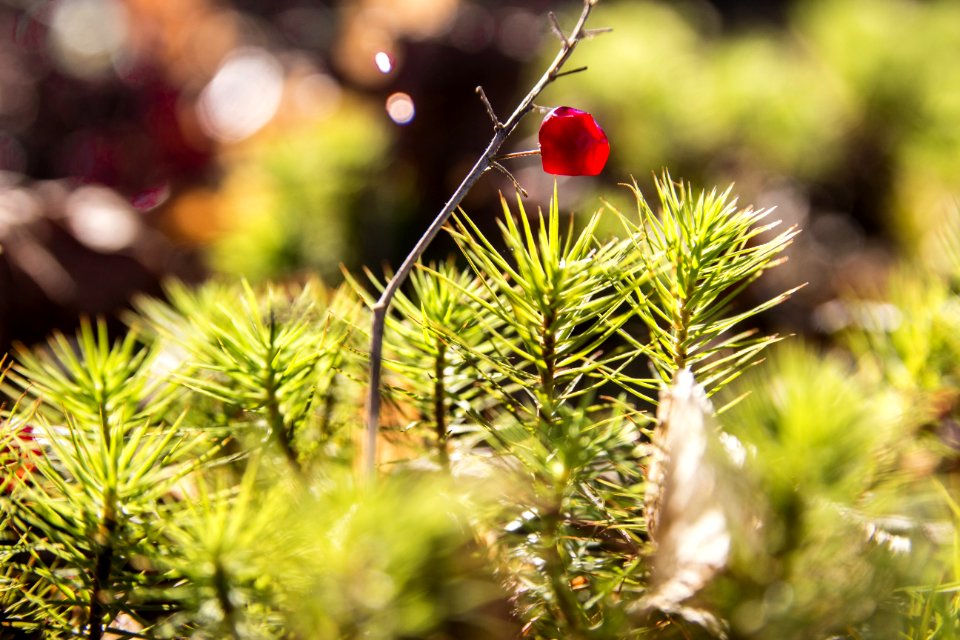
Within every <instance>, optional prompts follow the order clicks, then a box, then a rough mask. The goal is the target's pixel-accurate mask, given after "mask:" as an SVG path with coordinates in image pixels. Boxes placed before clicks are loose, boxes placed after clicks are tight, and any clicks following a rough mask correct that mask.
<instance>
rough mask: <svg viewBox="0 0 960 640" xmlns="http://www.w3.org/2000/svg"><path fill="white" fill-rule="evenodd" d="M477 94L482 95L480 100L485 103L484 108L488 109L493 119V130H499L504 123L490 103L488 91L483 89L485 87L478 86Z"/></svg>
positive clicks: (488, 113)
mask: <svg viewBox="0 0 960 640" xmlns="http://www.w3.org/2000/svg"><path fill="white" fill-rule="evenodd" d="M476 92H477V95H478V96H480V102H482V103H483V107H484V109H486V110H487V115H489V116H490V119H491V120H493V130H494V131H499V130H500V129H503V123H502V122H500V119H499V118H497V114H496V113H495V112H494V110H493V105H492V104H490V100H489V98H487V93H486V92H485V91H484V90H483V87H480V86H478V87H477V88H476Z"/></svg>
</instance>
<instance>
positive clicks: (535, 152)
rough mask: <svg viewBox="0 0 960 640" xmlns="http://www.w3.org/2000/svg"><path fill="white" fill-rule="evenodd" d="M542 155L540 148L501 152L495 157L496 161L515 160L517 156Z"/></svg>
mask: <svg viewBox="0 0 960 640" xmlns="http://www.w3.org/2000/svg"><path fill="white" fill-rule="evenodd" d="M538 155H540V149H527V150H526V151H514V152H513V153H501V154H500V155H498V156H497V157H495V158H494V160H496V161H498V162H499V161H500V160H513V159H515V158H529V157H530V156H538Z"/></svg>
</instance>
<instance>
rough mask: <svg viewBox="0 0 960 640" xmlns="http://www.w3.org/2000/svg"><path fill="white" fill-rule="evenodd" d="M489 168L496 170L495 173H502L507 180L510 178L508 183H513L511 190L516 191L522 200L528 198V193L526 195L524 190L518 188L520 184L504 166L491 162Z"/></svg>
mask: <svg viewBox="0 0 960 640" xmlns="http://www.w3.org/2000/svg"><path fill="white" fill-rule="evenodd" d="M490 166H491V167H492V168H494V169H496V170H497V171H499V172H500V173H502V174H503V175H505V176H507V177H508V178H510V181H511V182H513V188H514V189H516V190H517V192H518V193H519V194H520V195H521V196H523V197H524V198H526V197H528V196H529V195H530V194H529V193H527V190H526V189H524V188H523V187H522V186H520V183H519V182H518V181H517V179H516V178H515V177H513V174H512V173H510V170H509V169H507V168H506V167H505V166H503V165H502V164H500V163H499V162H491V163H490Z"/></svg>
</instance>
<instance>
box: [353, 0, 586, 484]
mask: <svg viewBox="0 0 960 640" xmlns="http://www.w3.org/2000/svg"><path fill="white" fill-rule="evenodd" d="M596 2H597V0H584V3H583V10H582V11H581V12H580V18H579V19H578V20H577V24H576V25H575V26H574V27H573V31H571V32H570V36H569V37H564V38H563V40H562V45H561V47H560V51H558V52H557V55H556V57H554V59H553V61H552V62H551V63H550V65H549V66H548V67H547V70H546V71H545V72H544V73H543V75H542V76H540V79H539V80H538V81H537V83H536V84H534V85H533V87H532V88H531V89H530V91H529V92H528V93H527V95H526V96H524V98H523V100H521V101H520V104H518V105H517V108H516V109H514V111H513V113H511V114H510V117H509V118H507V119H506V121H504V122H503V123H502V126H501V127H500V128H497V127H494V129H495V131H494V134H493V138H492V139H491V140H490V143H489V144H488V145H487V148H486V149H484V151H483V153H482V154H481V155H480V157H479V158H478V159H477V162H476V164H474V165H473V168H472V169H470V172H469V173H467V175H466V177H464V179H463V182H461V183H460V186H458V187H457V189H456V190H455V191H454V192H453V195H452V196H451V197H450V200H448V201H447V203H446V204H445V205H444V206H443V209H441V210H440V213H438V214H437V217H436V218H434V220H433V222H431V223H430V226H429V227H428V228H427V230H426V231H425V232H424V233H423V235H422V236H421V237H420V239H419V240H418V241H417V243H416V245H414V247H413V249H412V250H411V251H410V253H409V255H407V257H406V259H405V260H404V261H403V264H401V265H400V268H399V269H397V272H396V273H395V274H394V275H393V277H392V278H390V281H389V282H388V283H387V286H386V287H385V288H384V290H383V293H381V294H380V298H379V299H378V300H377V301H376V303H374V305H373V308H372V311H373V327H372V330H371V344H370V386H369V388H368V390H367V439H366V440H367V441H366V460H365V464H364V470H365V472H366V474H367V475H368V476H371V477H372V476H373V475H374V472H375V470H376V464H377V433H378V431H379V428H380V378H381V376H382V374H383V332H384V328H385V326H386V317H387V311H388V310H389V308H390V303H391V302H392V301H393V297H394V295H396V293H397V291H398V290H399V289H400V287H401V285H403V283H404V282H405V281H406V279H407V276H409V275H410V271H411V269H413V266H414V265H415V264H416V263H417V261H418V260H419V259H420V257H421V256H422V255H423V252H424V251H425V250H426V248H427V246H429V244H430V242H432V241H433V239H434V238H435V237H436V235H437V234H438V233H439V232H440V229H442V228H443V225H445V224H446V223H447V220H448V219H449V218H450V215H451V214H452V213H453V212H454V211H455V210H456V209H457V207H459V206H460V203H461V202H462V201H463V199H464V197H465V196H466V195H467V193H468V192H469V191H470V189H472V188H473V186H474V185H475V184H476V183H477V181H478V180H479V179H480V176H482V175H483V174H484V173H485V172H486V171H487V170H488V169H490V167H491V166H493V163H494V162H495V160H494V158H495V157H496V155H497V152H498V151H499V150H500V147H501V146H502V145H503V143H504V141H505V140H506V139H507V138H508V137H509V136H510V134H511V133H513V130H514V129H516V127H517V125H518V124H519V123H520V120H521V119H522V118H523V117H524V116H525V115H527V113H529V112H530V111H531V110H532V109H533V101H534V100H535V99H536V98H537V96H539V95H540V93H541V92H542V91H543V90H544V88H546V86H547V85H548V84H550V83H551V82H553V81H554V80H555V79H556V78H557V72H558V71H559V70H560V68H561V67H563V65H564V64H565V63H566V62H567V60H568V59H569V58H570V55H571V54H572V53H573V50H574V49H575V48H576V46H577V44H578V43H579V42H580V41H581V40H582V39H583V34H584V25H585V24H586V22H587V18H588V17H589V16H590V12H591V11H592V10H593V6H594V4H596ZM552 21H553V22H556V17H554V18H553V19H552ZM558 26H559V23H558ZM561 33H562V31H561ZM477 93H478V94H480V95H481V96H483V93H482V92H481V91H478V92H477ZM481 100H483V97H481ZM487 103H488V104H489V101H487ZM489 111H490V112H491V113H492V111H493V109H492V107H491V108H490V110H489Z"/></svg>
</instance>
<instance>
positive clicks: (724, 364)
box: [610, 173, 799, 394]
mask: <svg viewBox="0 0 960 640" xmlns="http://www.w3.org/2000/svg"><path fill="white" fill-rule="evenodd" d="M656 186H657V194H658V196H659V201H660V202H659V204H660V213H659V214H657V213H655V212H654V210H653V209H652V208H651V207H650V205H649V204H647V201H646V200H645V199H644V197H643V195H642V193H641V192H640V189H639V187H638V186H637V185H636V183H633V184H632V185H628V187H629V188H630V190H631V191H632V192H633V195H634V197H635V199H636V202H637V208H638V209H639V213H640V220H639V221H638V222H633V221H632V220H630V219H629V218H627V217H626V216H625V215H623V214H620V213H619V212H617V215H618V217H619V218H620V220H621V221H622V223H623V225H624V228H625V229H626V231H627V233H628V234H629V235H630V238H631V241H632V244H633V247H634V251H635V252H636V255H637V257H638V258H639V260H640V261H641V262H642V265H643V267H642V271H641V273H642V274H643V276H644V279H645V281H646V284H644V285H643V286H633V287H631V288H630V289H629V290H626V291H624V293H625V294H629V295H630V297H631V299H632V307H633V310H634V313H635V314H636V317H637V318H639V319H640V320H641V321H642V322H643V324H644V326H645V327H646V329H647V331H648V333H649V336H648V337H646V338H642V337H637V336H634V335H633V334H632V332H630V331H624V332H621V335H623V337H624V338H625V339H626V340H628V341H629V342H630V343H631V344H633V345H634V346H635V348H636V349H637V351H638V355H643V356H644V357H649V358H650V360H651V361H652V364H653V367H654V369H655V371H656V372H657V378H658V382H657V386H659V385H660V384H665V385H669V384H670V381H671V380H672V379H673V376H674V374H675V373H676V372H677V371H679V370H681V369H683V368H687V367H688V368H690V369H691V371H692V372H693V373H694V376H695V377H696V379H697V380H698V381H699V382H700V384H702V385H704V387H706V388H707V390H708V393H710V394H713V393H715V392H716V391H718V390H719V389H720V388H721V387H723V386H724V385H726V384H728V383H729V382H730V381H732V380H733V379H735V378H736V377H737V376H738V375H740V373H741V372H742V371H743V370H744V368H745V367H747V366H749V365H750V364H751V363H752V362H755V361H756V358H757V355H758V354H759V353H760V351H762V350H763V349H764V348H766V347H767V346H769V345H770V344H772V343H774V342H776V341H778V340H779V339H780V338H779V337H777V336H762V335H758V334H757V333H756V331H755V330H751V329H742V325H743V324H744V323H745V322H746V321H747V320H749V319H750V318H752V317H754V316H756V315H757V314H759V313H762V312H763V311H766V310H767V309H770V308H771V307H773V306H775V305H777V304H779V303H781V302H783V300H785V299H786V298H787V297H788V296H789V295H790V294H791V293H793V292H794V291H796V288H795V289H791V290H790V291H786V292H784V293H782V294H780V295H777V296H774V297H773V298H770V299H769V300H765V301H763V302H760V303H759V304H756V305H755V306H753V307H751V308H748V309H746V310H742V311H740V310H736V309H735V307H734V304H735V301H736V300H737V298H738V296H740V294H741V293H743V292H744V290H745V289H746V288H747V287H748V286H749V285H750V284H751V283H753V282H754V281H755V280H756V279H757V278H759V277H760V276H761V275H762V274H763V272H764V271H766V270H767V269H770V268H772V267H774V266H776V265H777V264H779V263H780V262H781V261H782V260H783V259H784V257H783V256H782V253H783V252H784V250H785V249H786V248H787V247H788V246H789V245H790V243H791V241H792V240H793V238H794V236H796V234H797V233H798V231H797V230H796V229H795V228H792V227H791V228H789V229H785V230H783V231H780V232H779V233H777V234H775V235H773V233H772V232H773V229H774V228H775V227H777V226H778V225H779V221H773V222H767V221H766V219H767V217H768V216H769V215H770V213H771V211H770V210H769V209H762V210H758V211H755V210H753V209H749V208H748V209H740V208H739V207H738V205H737V200H736V199H735V198H732V197H731V190H730V189H727V190H726V191H723V192H719V191H716V190H713V191H710V192H706V191H701V192H699V193H695V192H694V191H693V189H692V188H691V187H690V185H688V184H686V183H683V182H680V183H675V182H673V181H672V180H671V178H670V176H669V174H666V173H665V174H664V175H663V176H662V177H661V178H659V179H657V180H656ZM610 208H611V209H613V207H610ZM613 210H614V211H615V212H616V210H615V209H613ZM771 235H772V237H769V236H771ZM798 288H799V287H798ZM631 382H632V383H633V384H634V386H635V387H636V388H638V389H643V388H646V387H649V386H650V383H649V381H648V380H645V379H634V380H632V381H631Z"/></svg>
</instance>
